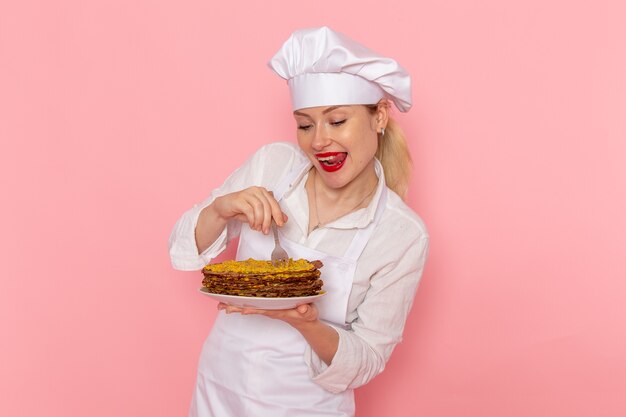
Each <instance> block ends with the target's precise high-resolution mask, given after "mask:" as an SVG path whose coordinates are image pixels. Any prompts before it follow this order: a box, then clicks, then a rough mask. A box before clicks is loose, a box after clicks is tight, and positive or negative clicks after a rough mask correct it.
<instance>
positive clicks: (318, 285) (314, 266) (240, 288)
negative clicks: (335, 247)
mask: <svg viewBox="0 0 626 417" xmlns="http://www.w3.org/2000/svg"><path fill="white" fill-rule="evenodd" d="M321 267H322V262H320V261H312V262H310V261H307V260H305V259H298V260H293V259H289V260H288V261H284V262H279V263H278V264H276V265H273V264H272V261H259V260H255V259H248V260H245V261H225V262H221V263H216V264H209V265H207V266H205V267H204V268H203V270H202V273H203V274H204V279H203V280H202V285H203V286H204V287H206V288H207V291H208V292H211V293H214V294H228V295H238V296H244V297H304V296H309V295H317V294H319V293H320V292H321V290H322V285H323V284H324V283H323V281H322V280H321V279H320V275H321V273H320V271H319V268H321Z"/></svg>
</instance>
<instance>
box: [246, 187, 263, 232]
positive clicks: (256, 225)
mask: <svg viewBox="0 0 626 417" xmlns="http://www.w3.org/2000/svg"><path fill="white" fill-rule="evenodd" d="M248 203H249V204H250V206H251V207H252V209H253V210H254V221H253V222H252V223H251V224H250V226H251V227H252V228H253V229H254V230H261V227H262V226H263V219H264V217H265V208H264V205H263V197H262V194H261V195H257V192H254V194H250V196H249V197H248Z"/></svg>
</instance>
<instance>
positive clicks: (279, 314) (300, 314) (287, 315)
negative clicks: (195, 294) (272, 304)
mask: <svg viewBox="0 0 626 417" xmlns="http://www.w3.org/2000/svg"><path fill="white" fill-rule="evenodd" d="M217 309H218V310H224V311H225V312H226V314H230V313H240V314H243V315H247V314H261V315H263V316H266V317H269V318H272V319H277V320H282V321H284V322H286V323H288V324H290V325H292V326H293V327H296V328H297V327H298V326H301V325H304V324H307V323H311V322H314V321H316V320H317V319H318V317H319V312H318V310H317V307H316V306H315V304H302V305H299V306H297V307H296V308H290V309H286V310H262V309H258V308H250V307H243V308H242V307H235V306H231V305H228V304H225V303H219V304H218V305H217Z"/></svg>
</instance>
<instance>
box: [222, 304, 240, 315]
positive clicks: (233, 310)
mask: <svg viewBox="0 0 626 417" xmlns="http://www.w3.org/2000/svg"><path fill="white" fill-rule="evenodd" d="M225 310H226V314H230V313H241V310H242V308H241V307H235V306H231V305H227V306H226V308H225Z"/></svg>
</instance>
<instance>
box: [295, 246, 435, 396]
mask: <svg viewBox="0 0 626 417" xmlns="http://www.w3.org/2000/svg"><path fill="white" fill-rule="evenodd" d="M428 244H429V238H428V235H423V236H422V237H420V238H418V239H417V240H415V241H414V242H413V243H412V244H411V245H410V246H408V247H407V249H406V251H405V253H403V254H402V255H401V256H400V257H399V258H398V259H397V261H396V262H393V263H391V264H388V265H387V266H386V267H384V268H383V269H381V270H379V271H378V272H377V273H376V274H375V275H374V276H373V277H372V279H371V285H370V288H369V290H368V291H367V293H366V295H365V298H364V300H363V302H362V303H361V305H360V306H359V307H358V308H357V312H358V319H357V320H356V321H355V322H354V323H352V328H351V329H350V330H346V329H343V328H339V327H334V329H335V330H336V331H337V333H338V334H339V346H338V348H337V353H336V354H335V357H334V358H333V360H332V362H331V364H330V366H328V365H326V364H325V363H324V362H323V361H322V360H321V359H320V358H319V357H318V356H317V355H316V354H315V352H314V351H313V350H312V349H310V348H308V349H307V352H306V353H305V361H306V362H307V364H308V365H309V372H310V374H311V377H312V379H313V381H314V382H316V383H317V384H318V385H320V386H321V387H323V388H324V389H326V390H328V391H330V392H334V393H339V392H342V391H344V390H346V389H354V388H358V387H360V386H362V385H365V384H366V383H368V382H369V381H370V380H371V379H372V378H374V377H375V376H376V375H378V374H379V373H381V372H382V371H383V370H384V368H385V365H386V363H387V361H388V360H389V357H390V356H391V353H392V351H393V349H394V348H395V346H396V345H397V344H398V343H399V342H400V341H401V340H402V331H403V330H404V325H405V322H406V319H407V316H408V314H409V311H410V309H411V306H412V304H413V299H414V296H415V292H416V290H417V286H418V284H419V282H420V279H421V276H422V272H423V269H424V264H425V261H426V258H427V255H428Z"/></svg>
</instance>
